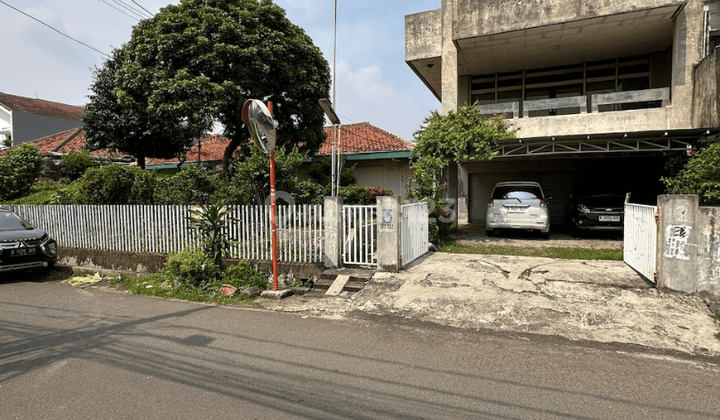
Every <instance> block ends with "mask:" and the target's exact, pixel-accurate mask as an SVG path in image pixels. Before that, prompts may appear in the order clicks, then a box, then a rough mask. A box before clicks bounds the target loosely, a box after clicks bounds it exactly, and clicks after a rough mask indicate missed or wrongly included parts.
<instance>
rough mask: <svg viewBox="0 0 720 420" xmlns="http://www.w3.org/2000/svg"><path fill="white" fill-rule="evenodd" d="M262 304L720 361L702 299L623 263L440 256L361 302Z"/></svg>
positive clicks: (374, 283) (392, 278)
mask: <svg viewBox="0 0 720 420" xmlns="http://www.w3.org/2000/svg"><path fill="white" fill-rule="evenodd" d="M260 302H261V304H262V305H263V306H264V307H265V308H268V309H273V310H281V311H290V312H304V313H310V314H315V315H329V316H346V315H347V314H350V313H357V312H356V311H359V312H361V313H365V314H370V315H394V316H401V317H404V318H408V319H413V320H419V321H424V322H433V323H437V324H441V325H447V326H454V327H461V328H474V329H492V330H497V331H508V332H517V333H533V334H542V335H550V336H559V337H564V338H567V339H570V340H575V341H577V340H590V341H594V342H600V343H623V344H633V345H639V346H644V347H649V348H654V349H659V350H669V351H676V352H682V353H686V354H692V355H702V356H712V357H719V356H720V339H718V338H716V337H715V334H717V333H718V332H720V322H718V320H717V319H716V318H715V317H714V316H713V314H712V313H711V312H710V310H709V308H708V306H707V305H706V303H705V301H704V300H703V299H702V298H701V297H699V296H694V295H686V294H681V293H675V292H669V291H660V290H657V289H655V288H653V287H652V286H651V285H649V284H648V283H646V282H645V281H644V280H643V279H642V278H641V277H640V276H639V275H638V274H637V273H635V271H633V270H632V269H630V268H629V267H628V266H627V265H625V264H624V263H622V262H613V261H580V260H559V259H550V258H530V257H513V256H494V255H468V254H447V253H439V252H436V253H429V254H426V255H425V256H424V257H422V258H421V259H420V260H418V261H416V262H415V263H413V264H411V265H410V266H409V267H408V268H407V269H405V270H403V271H401V272H400V273H376V274H375V275H374V276H373V278H372V280H371V281H370V283H368V285H367V286H366V287H365V289H363V291H362V292H360V293H358V294H356V295H351V296H348V295H345V296H343V295H341V296H337V297H321V298H317V297H310V296H294V297H291V298H288V299H284V300H281V301H269V300H260Z"/></svg>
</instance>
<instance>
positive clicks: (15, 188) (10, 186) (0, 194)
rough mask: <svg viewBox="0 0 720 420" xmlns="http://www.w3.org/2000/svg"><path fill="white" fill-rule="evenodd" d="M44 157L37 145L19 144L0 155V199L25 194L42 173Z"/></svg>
mask: <svg viewBox="0 0 720 420" xmlns="http://www.w3.org/2000/svg"><path fill="white" fill-rule="evenodd" d="M43 167H44V159H43V156H42V154H41V153H40V149H38V148H37V146H35V145H33V144H29V143H24V144H21V145H20V146H18V147H15V148H14V149H11V150H10V151H9V152H8V153H7V154H6V155H5V156H3V157H0V200H13V199H16V198H19V197H22V196H24V195H26V194H27V193H28V192H29V191H30V188H31V187H32V186H33V185H34V184H35V181H37V179H38V178H39V177H40V175H42V172H43Z"/></svg>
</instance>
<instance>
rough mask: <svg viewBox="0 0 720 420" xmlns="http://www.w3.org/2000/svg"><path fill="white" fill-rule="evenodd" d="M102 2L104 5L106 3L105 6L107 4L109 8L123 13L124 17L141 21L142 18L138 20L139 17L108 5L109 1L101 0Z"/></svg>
mask: <svg viewBox="0 0 720 420" xmlns="http://www.w3.org/2000/svg"><path fill="white" fill-rule="evenodd" d="M100 1H101V2H103V3H105V4H107V5H108V6H110V7H112V8H113V9H115V10H117V11H118V12H120V13H122V14H123V15H125V16H127V17H129V18H131V19H135V20H137V21H139V20H140V18H138V17H137V16H133V15H131V14H130V13H128V12H126V11H124V10H122V9H120V8H119V7H117V6H115V5H112V4H110V3H108V2H107V0H100Z"/></svg>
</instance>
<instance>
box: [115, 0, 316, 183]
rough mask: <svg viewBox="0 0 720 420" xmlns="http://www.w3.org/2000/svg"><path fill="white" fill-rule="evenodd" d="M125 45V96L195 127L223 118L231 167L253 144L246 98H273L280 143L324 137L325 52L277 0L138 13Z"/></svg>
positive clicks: (226, 0) (231, 0)
mask: <svg viewBox="0 0 720 420" xmlns="http://www.w3.org/2000/svg"><path fill="white" fill-rule="evenodd" d="M123 52H124V55H123V59H124V60H123V63H122V66H121V67H120V68H118V70H117V75H116V78H115V83H116V87H115V89H114V91H113V92H114V93H115V94H116V95H117V97H118V99H119V103H120V104H121V105H122V106H127V107H130V108H131V109H141V110H142V109H145V110H147V111H148V112H149V113H150V114H152V115H153V116H157V117H158V118H161V119H164V120H165V121H173V122H180V123H181V128H182V129H183V130H186V131H187V132H189V133H191V135H197V134H198V133H202V132H203V131H205V130H207V129H209V128H210V127H211V125H212V124H213V122H214V121H219V122H220V123H222V124H223V125H224V126H225V134H226V135H227V136H228V137H229V138H231V139H232V141H231V142H230V144H229V145H228V147H227V149H226V150H225V158H224V161H223V170H224V173H225V174H227V172H228V167H229V166H228V163H229V161H230V159H231V158H232V156H233V153H234V152H235V150H236V149H238V147H239V146H243V147H245V146H246V144H247V142H246V139H247V138H248V134H247V130H246V129H245V127H244V124H243V122H242V105H243V103H244V102H245V100H247V99H260V100H263V101H272V102H273V104H274V114H275V118H276V119H277V120H278V122H279V127H278V137H279V138H278V145H279V146H286V145H290V144H293V145H298V146H299V147H300V150H301V151H309V152H314V151H315V150H317V149H318V148H319V147H320V145H321V144H322V142H323V141H324V137H325V134H324V132H323V121H324V116H323V111H322V109H321V108H320V107H319V106H318V105H317V100H318V99H319V98H324V97H327V96H328V92H329V89H330V70H329V67H328V64H327V61H326V60H325V59H324V58H323V56H322V53H321V51H320V50H319V49H318V48H317V47H316V46H315V45H314V44H313V43H312V40H311V39H310V37H308V36H307V35H306V34H305V32H304V31H303V30H302V29H301V28H299V27H297V26H295V25H294V24H292V23H291V22H290V21H289V20H288V19H287V17H286V16H285V11H284V10H283V9H282V8H280V7H279V6H277V5H275V4H274V3H273V2H272V1H270V0H260V1H258V0H182V1H181V2H180V4H179V5H170V6H167V7H165V8H164V9H162V10H161V11H160V13H158V14H157V15H156V16H155V17H153V18H152V19H148V20H144V21H141V22H140V23H139V24H138V25H137V26H136V27H135V29H134V30H133V34H132V39H131V41H130V42H129V43H128V44H127V45H126V46H125V47H124V48H123ZM245 152H247V150H245Z"/></svg>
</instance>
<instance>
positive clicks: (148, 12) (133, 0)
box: [130, 0, 155, 16]
mask: <svg viewBox="0 0 720 420" xmlns="http://www.w3.org/2000/svg"><path fill="white" fill-rule="evenodd" d="M130 1H132V2H133V3H135V4H137V5H138V6H140V8H141V9H143V10H144V11H146V12H147V14H149V15H150V16H155V15H153V14H152V13H151V12H150V11H149V10H148V9H146V8H144V7H142V5H141V4H140V3H138V2H136V1H135V0H130Z"/></svg>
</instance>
